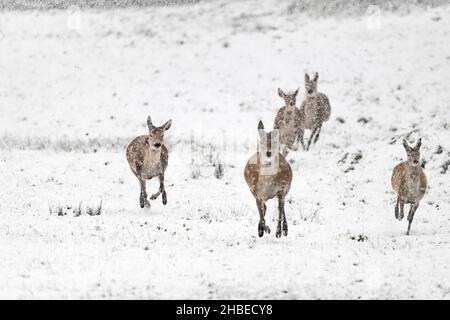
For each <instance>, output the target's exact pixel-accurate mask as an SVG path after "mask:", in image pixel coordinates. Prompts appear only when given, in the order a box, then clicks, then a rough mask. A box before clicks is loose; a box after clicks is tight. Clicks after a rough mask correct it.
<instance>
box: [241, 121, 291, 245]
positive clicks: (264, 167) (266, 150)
mask: <svg viewBox="0 0 450 320" xmlns="http://www.w3.org/2000/svg"><path fill="white" fill-rule="evenodd" d="M258 132H259V144H258V150H257V152H256V153H255V154H254V155H253V156H252V157H251V158H250V160H249V161H248V162H247V165H246V166H245V170H244V178H245V181H246V182H247V185H248V187H249V188H250V191H251V193H252V194H253V196H254V197H255V199H256V206H257V207H258V211H259V224H258V235H259V236H260V237H262V236H263V235H264V232H266V233H270V228H269V227H268V226H266V221H265V215H266V209H267V207H266V201H267V200H269V199H272V198H274V197H277V198H278V213H279V218H278V225H277V232H276V237H277V238H279V237H281V230H282V229H283V234H284V235H285V236H287V234H288V226H287V221H286V215H285V212H284V202H285V197H286V195H287V193H288V192H289V189H290V187H291V182H292V170H291V167H290V165H289V163H287V162H286V160H285V158H284V156H283V155H282V154H280V150H279V149H280V146H279V141H278V139H279V137H278V136H279V134H278V130H274V131H271V132H268V133H267V132H265V131H264V124H263V123H262V121H260V122H259V124H258Z"/></svg>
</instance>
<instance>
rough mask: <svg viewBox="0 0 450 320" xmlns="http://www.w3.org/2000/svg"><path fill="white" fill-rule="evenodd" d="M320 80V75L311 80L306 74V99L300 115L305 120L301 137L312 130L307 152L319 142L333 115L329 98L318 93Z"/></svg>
mask: <svg viewBox="0 0 450 320" xmlns="http://www.w3.org/2000/svg"><path fill="white" fill-rule="evenodd" d="M318 79H319V74H318V73H316V74H315V76H314V79H312V80H310V78H309V75H308V74H305V88H306V99H305V100H304V101H303V102H302V105H301V106H300V114H301V118H302V119H303V126H302V134H301V136H302V137H303V135H304V132H305V130H306V129H308V130H311V136H310V138H309V140H308V144H307V146H306V150H309V148H310V146H311V143H312V142H314V143H316V142H317V140H319V136H320V130H321V129H322V125H323V123H324V122H326V121H328V120H329V119H330V115H331V106H330V101H329V100H328V97H327V96H326V95H324V94H323V93H321V92H318V91H317V81H318ZM302 143H303V142H302Z"/></svg>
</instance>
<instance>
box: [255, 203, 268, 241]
mask: <svg viewBox="0 0 450 320" xmlns="http://www.w3.org/2000/svg"><path fill="white" fill-rule="evenodd" d="M256 207H257V208H258V212H259V224H258V236H259V237H262V236H263V235H264V229H265V227H266V221H265V220H264V214H265V212H264V211H265V210H264V203H263V202H262V201H260V200H258V199H256Z"/></svg>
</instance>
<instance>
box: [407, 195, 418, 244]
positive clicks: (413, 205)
mask: <svg viewBox="0 0 450 320" xmlns="http://www.w3.org/2000/svg"><path fill="white" fill-rule="evenodd" d="M418 207H419V203H418V202H417V203H411V207H410V208H409V214H408V231H406V235H407V236H409V230H410V229H411V223H412V222H413V219H414V214H415V213H416V210H417V208H418Z"/></svg>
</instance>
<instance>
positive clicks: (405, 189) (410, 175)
mask: <svg viewBox="0 0 450 320" xmlns="http://www.w3.org/2000/svg"><path fill="white" fill-rule="evenodd" d="M421 144H422V138H420V139H419V141H418V142H417V144H416V145H415V146H414V147H410V146H409V145H408V142H407V141H406V140H405V139H403V147H404V148H405V150H406V154H407V157H408V158H407V160H406V161H403V162H401V163H399V164H398V165H396V166H395V168H394V171H393V173H392V178H391V184H392V189H394V191H395V193H396V194H397V204H396V205H395V217H396V218H397V219H398V220H402V219H403V217H404V212H403V207H404V205H405V203H410V204H411V205H410V208H409V214H408V231H407V232H406V234H407V235H409V231H410V229H411V223H412V221H413V219H414V214H415V213H416V210H417V208H418V207H419V202H420V200H422V198H423V196H424V194H425V191H426V189H427V177H426V175H425V172H424V170H423V169H422V167H421V164H420V146H421Z"/></svg>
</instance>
